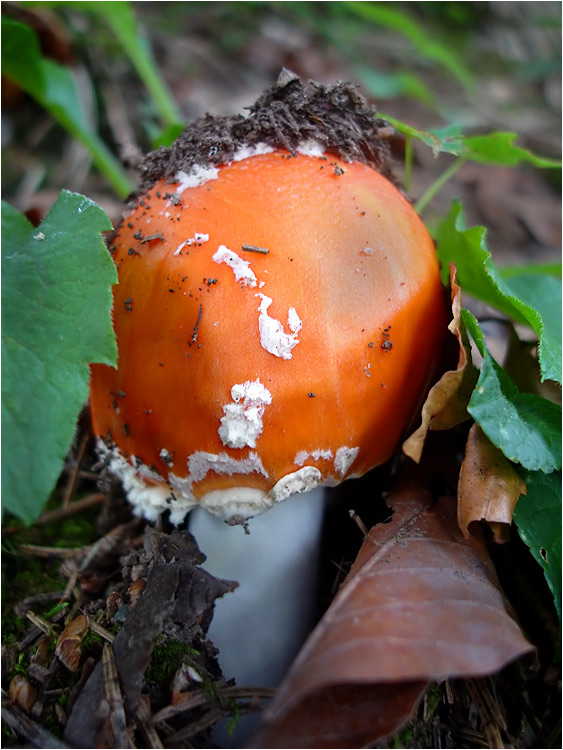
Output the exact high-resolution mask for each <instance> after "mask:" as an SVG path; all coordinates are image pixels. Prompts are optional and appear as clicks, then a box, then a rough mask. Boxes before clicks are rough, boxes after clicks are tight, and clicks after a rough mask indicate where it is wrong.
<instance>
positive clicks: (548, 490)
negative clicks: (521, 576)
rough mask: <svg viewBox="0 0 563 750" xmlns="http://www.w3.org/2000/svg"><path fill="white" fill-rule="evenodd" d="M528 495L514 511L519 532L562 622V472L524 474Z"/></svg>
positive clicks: (522, 497)
mask: <svg viewBox="0 0 563 750" xmlns="http://www.w3.org/2000/svg"><path fill="white" fill-rule="evenodd" d="M523 478H524V481H525V482H526V487H527V491H528V494H527V495H522V496H521V497H520V499H519V500H518V503H517V504H516V508H515V510H514V521H515V523H516V525H517V526H518V533H519V534H520V537H521V538H522V540H523V541H524V543H525V544H526V545H527V546H528V547H529V548H530V551H531V553H532V555H533V556H534V557H535V559H536V560H537V562H538V563H539V564H540V565H541V567H542V568H543V571H544V575H545V578H546V580H547V583H548V585H549V588H550V589H551V591H552V593H553V598H554V600H555V607H556V609H557V613H558V615H559V619H560V620H561V472H553V473H551V474H544V473H543V472H539V471H537V472H526V473H525V474H524V475H523Z"/></svg>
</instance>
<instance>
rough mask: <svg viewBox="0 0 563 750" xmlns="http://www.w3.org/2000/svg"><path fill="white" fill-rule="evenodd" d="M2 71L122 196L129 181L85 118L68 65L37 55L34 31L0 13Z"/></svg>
mask: <svg viewBox="0 0 563 750" xmlns="http://www.w3.org/2000/svg"><path fill="white" fill-rule="evenodd" d="M2 73H3V75H5V76H7V77H8V78H10V79H12V80H13V81H15V82H16V83H17V84H18V86H20V88H22V89H23V90H24V91H25V92H26V93H27V94H29V95H30V96H32V97H33V98H34V99H35V100H36V101H37V102H38V103H39V104H40V105H41V106H42V107H44V108H45V109H46V110H48V111H49V112H50V113H51V115H52V116H53V117H54V118H55V119H56V120H57V121H58V122H59V123H60V124H61V125H62V126H63V127H64V128H65V129H66V130H68V132H69V133H71V135H73V136H74V137H75V138H76V139H77V140H79V141H80V142H81V143H82V144H83V145H84V146H85V147H86V148H87V149H88V151H89V152H90V154H91V156H92V159H93V160H94V162H95V164H96V166H97V167H98V169H99V170H100V171H101V172H102V173H103V174H104V175H105V176H106V177H107V179H108V180H109V181H110V182H111V184H112V186H113V188H114V190H115V191H116V193H117V195H118V196H120V197H122V198H124V197H126V196H127V195H128V194H129V193H130V192H131V190H132V189H133V183H132V182H131V181H130V180H129V177H128V176H127V174H126V173H125V171H124V170H123V168H122V167H121V165H120V163H119V162H118V160H117V159H116V158H115V157H114V155H113V154H112V153H111V151H110V150H109V149H108V148H107V146H106V145H105V143H104V142H103V141H102V140H101V139H100V138H99V136H98V135H97V133H95V132H94V130H93V129H92V127H91V125H90V123H89V122H88V121H87V120H86V117H85V115H84V109H83V107H82V101H81V98H80V94H79V91H78V88H77V85H76V82H75V80H74V78H73V76H72V73H71V72H70V70H69V68H66V67H64V66H63V65H59V64H58V63H55V62H53V61H52V60H47V59H45V58H43V57H42V56H41V52H40V49H39V42H38V40H37V37H36V35H35V33H34V32H33V31H32V30H31V29H30V28H28V27H27V26H24V25H23V24H21V23H18V22H17V21H13V20H12V19H10V18H7V17H6V16H2Z"/></svg>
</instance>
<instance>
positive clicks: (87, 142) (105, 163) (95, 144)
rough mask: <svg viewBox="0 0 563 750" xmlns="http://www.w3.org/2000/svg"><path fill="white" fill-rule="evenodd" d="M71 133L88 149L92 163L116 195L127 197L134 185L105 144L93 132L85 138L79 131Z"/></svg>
mask: <svg viewBox="0 0 563 750" xmlns="http://www.w3.org/2000/svg"><path fill="white" fill-rule="evenodd" d="M73 135H74V136H75V137H76V139H77V140H79V141H80V142H81V143H82V144H83V145H84V146H85V147H86V148H87V149H88V151H89V152H90V154H91V156H92V159H93V161H94V164H95V165H96V166H97V168H98V169H99V170H100V172H101V173H102V174H103V175H105V177H106V178H107V179H108V180H109V182H110V183H111V185H112V187H113V189H114V190H115V192H116V195H117V196H118V197H119V198H121V199H123V198H127V196H128V195H129V193H131V192H132V190H134V187H135V185H134V183H133V182H132V181H131V180H130V179H129V177H128V176H127V173H126V172H125V170H124V169H123V167H122V166H121V164H120V163H119V161H118V160H117V159H116V158H115V156H114V155H113V154H112V152H111V151H110V150H109V148H108V147H107V146H106V144H105V143H104V142H103V141H102V140H100V139H99V138H98V137H97V136H93V134H91V135H89V136H88V137H87V138H86V137H83V135H82V133H80V132H75V133H73Z"/></svg>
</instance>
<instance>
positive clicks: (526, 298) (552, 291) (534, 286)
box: [505, 273, 563, 383]
mask: <svg viewBox="0 0 563 750" xmlns="http://www.w3.org/2000/svg"><path fill="white" fill-rule="evenodd" d="M505 283H506V286H507V288H508V289H509V290H510V291H511V292H512V293H513V294H514V296H515V297H516V298H517V299H518V300H520V302H522V303H523V304H524V305H526V306H527V307H528V308H530V309H532V310H535V312H536V313H537V314H538V316H539V318H540V320H537V321H535V323H536V324H537V329H536V326H535V325H532V323H533V322H534V321H532V320H531V319H530V317H529V316H527V317H528V321H529V322H530V325H532V328H533V329H534V331H536V333H538V332H539V333H540V334H541V336H540V351H539V359H540V362H541V366H542V373H543V375H544V378H548V379H549V380H556V381H557V382H558V383H560V382H561V340H562V336H563V331H562V327H561V321H562V299H561V279H555V278H553V277H552V276H548V275H541V274H530V273H521V274H512V275H511V276H510V277H509V278H506V277H505Z"/></svg>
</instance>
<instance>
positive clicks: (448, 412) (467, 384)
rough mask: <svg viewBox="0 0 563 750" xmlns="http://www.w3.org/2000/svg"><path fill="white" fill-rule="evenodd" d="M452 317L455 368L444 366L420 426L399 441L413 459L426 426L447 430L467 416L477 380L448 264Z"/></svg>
mask: <svg viewBox="0 0 563 750" xmlns="http://www.w3.org/2000/svg"><path fill="white" fill-rule="evenodd" d="M450 274H451V286H452V313H453V319H452V321H451V323H450V324H449V326H448V329H449V331H450V332H451V333H453V334H454V336H455V337H456V338H457V340H458V343H459V359H458V363H457V369H456V370H448V371H447V372H445V373H444V374H443V375H442V377H441V378H440V380H439V381H438V382H437V383H436V384H435V385H434V386H433V387H432V388H431V389H430V392H429V393H428V396H427V398H426V401H425V402H424V405H423V407H422V422H421V425H420V427H419V428H418V429H417V430H416V431H415V432H413V434H412V435H411V436H410V437H409V438H407V440H405V442H404V443H403V453H405V455H407V456H409V458H412V459H413V461H416V462H417V463H418V462H419V461H420V457H421V456H422V449H423V448H424V441H425V439H426V433H427V432H428V430H448V429H450V427H455V425H457V424H461V422H465V421H466V420H467V419H469V414H468V413H467V404H468V403H469V399H470V398H471V393H472V392H473V388H474V387H475V383H476V382H477V372H476V370H475V368H474V367H473V364H472V362H471V345H470V343H469V339H468V337H467V333H466V331H465V327H464V326H463V324H462V321H461V289H460V287H459V285H458V284H457V283H456V280H455V277H456V268H455V266H454V265H453V264H451V265H450Z"/></svg>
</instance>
